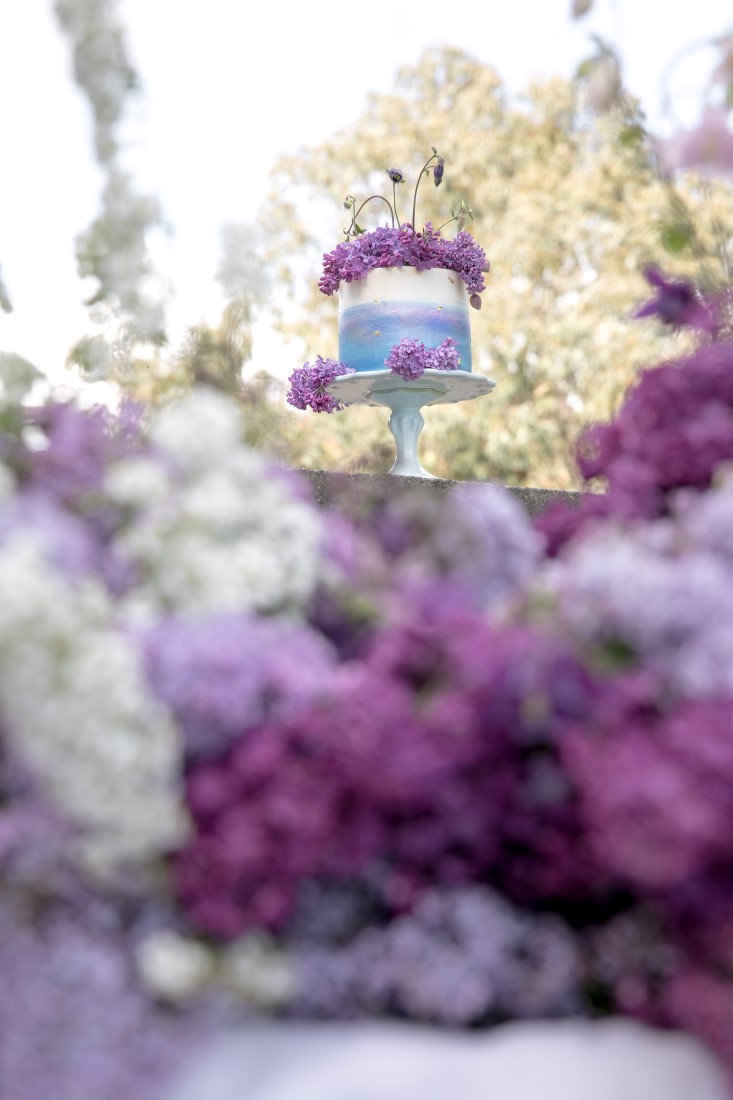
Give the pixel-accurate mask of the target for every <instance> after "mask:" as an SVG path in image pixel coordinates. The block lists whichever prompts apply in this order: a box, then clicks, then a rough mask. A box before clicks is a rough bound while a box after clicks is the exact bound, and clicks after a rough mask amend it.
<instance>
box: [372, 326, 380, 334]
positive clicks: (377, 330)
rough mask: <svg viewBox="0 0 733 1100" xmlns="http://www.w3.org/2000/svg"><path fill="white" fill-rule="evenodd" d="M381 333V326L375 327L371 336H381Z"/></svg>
mask: <svg viewBox="0 0 733 1100" xmlns="http://www.w3.org/2000/svg"><path fill="white" fill-rule="evenodd" d="M381 335H382V330H381V328H375V330H374V332H373V333H372V336H381Z"/></svg>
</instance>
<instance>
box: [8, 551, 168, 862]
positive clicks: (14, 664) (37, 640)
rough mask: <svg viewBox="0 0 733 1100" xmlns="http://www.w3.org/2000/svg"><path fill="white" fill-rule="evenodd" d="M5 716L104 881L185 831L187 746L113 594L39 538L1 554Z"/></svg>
mask: <svg viewBox="0 0 733 1100" xmlns="http://www.w3.org/2000/svg"><path fill="white" fill-rule="evenodd" d="M0 606H1V607H2V609H3V613H2V617H1V618H0V709H1V710H2V712H3V714H4V715H5V722H4V725H5V729H6V734H7V737H8V740H9V743H10V745H11V746H12V748H13V749H14V751H15V752H16V753H17V756H18V758H19V759H20V760H21V761H22V762H24V763H25V764H26V766H28V767H29V768H30V769H31V771H32V772H33V774H34V775H35V776H36V777H37V780H38V782H39V784H40V786H41V788H42V789H43V790H44V792H45V793H46V794H47V796H48V797H49V798H50V800H51V801H52V802H53V803H54V804H55V805H56V806H57V807H58V808H59V809H60V810H62V811H63V813H64V815H65V816H66V817H68V819H69V820H70V822H71V823H72V824H73V825H75V826H76V827H77V829H78V831H79V840H78V843H79V850H80V854H81V855H82V856H83V858H84V859H85V861H86V862H88V863H90V864H91V865H93V866H94V867H95V868H96V869H97V870H99V871H101V872H104V871H108V870H110V869H112V868H113V867H114V866H115V865H117V864H119V863H120V862H123V861H126V860H130V859H134V860H140V859H146V858H148V857H151V856H158V855H159V854H160V853H161V852H163V851H166V850H167V849H169V848H170V847H171V846H172V845H173V844H174V843H175V842H176V841H178V840H180V838H181V836H182V835H183V833H184V832H185V815H184V813H183V810H182V807H181V803H180V794H179V790H178V773H179V770H180V740H179V737H178V735H177V732H176V730H175V729H174V727H173V724H172V721H171V719H170V718H169V716H168V714H167V713H166V712H165V711H164V710H163V708H162V706H161V705H160V704H159V703H157V702H156V701H155V700H154V699H153V698H152V696H151V695H150V693H149V692H148V689H147V687H146V684H145V678H144V673H143V669H142V664H141V660H140V657H139V655H138V653H137V651H136V649H135V648H134V646H133V644H132V643H131V641H130V640H129V639H128V638H127V637H126V636H125V635H124V634H123V633H121V632H120V631H119V630H118V629H117V628H116V625H115V620H114V613H113V609H112V607H111V605H110V603H109V599H108V596H107V594H106V592H105V591H104V590H103V588H102V587H101V585H98V584H97V583H95V582H93V581H84V582H79V583H76V584H74V583H70V582H69V580H68V578H67V577H65V576H64V575H63V574H61V573H59V572H57V571H56V569H55V568H54V567H53V565H52V564H51V563H50V562H49V560H48V558H47V557H46V555H45V554H44V552H43V550H42V548H41V545H40V544H39V541H38V539H37V538H35V537H33V536H32V535H30V534H26V535H21V534H17V533H16V534H15V535H13V536H12V537H11V538H9V539H8V541H7V542H6V543H5V544H4V545H3V547H2V549H0Z"/></svg>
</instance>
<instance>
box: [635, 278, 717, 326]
mask: <svg viewBox="0 0 733 1100" xmlns="http://www.w3.org/2000/svg"><path fill="white" fill-rule="evenodd" d="M644 278H645V279H646V281H647V282H648V283H650V284H651V285H652V286H653V287H656V288H657V293H656V294H655V296H654V297H653V298H651V299H650V300H649V301H648V302H645V303H644V305H642V306H640V307H639V309H637V311H636V312H635V313H634V314H633V316H634V317H637V318H639V317H658V318H659V319H660V321H662V322H663V323H664V324H665V325H673V326H674V327H675V328H680V327H683V326H684V327H686V328H696V329H701V330H702V331H703V332H711V333H712V332H715V331H716V330H717V328H718V324H717V321H716V318H715V313H714V311H713V309H712V308H711V306H710V305H709V304H708V303H706V302H704V301H702V300H701V299H700V297H699V295H698V293H697V291H696V289H695V287H694V285H693V284H692V283H691V282H689V281H688V280H687V279H671V278H669V277H668V276H666V275H665V274H664V273H663V272H661V271H660V270H659V268H658V267H655V266H654V265H653V264H652V265H650V266H649V267H647V268H646V269H645V271H644Z"/></svg>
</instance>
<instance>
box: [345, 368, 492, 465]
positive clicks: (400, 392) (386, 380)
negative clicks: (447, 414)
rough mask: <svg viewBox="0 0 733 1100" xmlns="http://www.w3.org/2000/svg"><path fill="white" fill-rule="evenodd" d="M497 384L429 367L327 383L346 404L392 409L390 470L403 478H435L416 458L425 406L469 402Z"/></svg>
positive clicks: (481, 377)
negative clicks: (410, 374) (413, 373)
mask: <svg viewBox="0 0 733 1100" xmlns="http://www.w3.org/2000/svg"><path fill="white" fill-rule="evenodd" d="M495 385H496V382H495V381H494V380H493V378H487V377H486V375H484V374H470V373H469V372H468V371H462V370H455V371H445V370H434V369H428V370H426V371H425V372H424V373H423V374H421V375H420V377H419V378H414V379H411V380H410V381H406V380H405V379H404V378H401V377H400V375H399V374H393V373H392V371H389V370H369V371H359V372H358V373H357V374H343V375H341V377H340V378H335V379H334V380H333V382H331V383H330V384H329V385H328V386H326V392H327V393H329V394H330V395H331V396H332V397H335V398H336V399H337V401H341V402H342V403H343V404H344V405H384V406H386V408H388V409H391V410H392V415H391V416H390V418H389V430H390V431H391V433H392V435H393V437H394V441H395V446H396V448H397V457H396V458H395V462H394V466H393V467H392V469H391V470H390V471H389V472H390V473H391V474H397V475H398V476H401V477H429V478H435V474H431V473H428V471H427V470H424V469H423V468H422V466H421V465H420V463H419V462H418V458H417V444H418V439H419V438H420V432H421V431H422V429H423V425H424V424H425V421H424V420H423V417H422V415H421V413H420V409H421V408H422V407H423V406H424V405H447V404H451V403H453V402H455V401H469V400H471V399H472V398H474V397H481V396H482V395H483V394H485V393H491V391H492V390H493V388H494V386H495Z"/></svg>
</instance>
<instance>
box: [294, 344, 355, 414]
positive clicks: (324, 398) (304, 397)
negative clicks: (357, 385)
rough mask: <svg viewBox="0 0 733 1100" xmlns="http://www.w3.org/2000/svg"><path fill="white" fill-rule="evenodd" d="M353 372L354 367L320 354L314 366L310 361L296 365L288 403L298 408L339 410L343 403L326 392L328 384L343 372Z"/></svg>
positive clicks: (329, 411) (327, 410) (321, 410)
mask: <svg viewBox="0 0 733 1100" xmlns="http://www.w3.org/2000/svg"><path fill="white" fill-rule="evenodd" d="M353 373H354V371H353V368H352V367H347V366H345V365H344V364H343V363H341V362H338V361H337V360H335V359H322V358H321V356H320V355H318V356H316V361H315V363H314V364H313V366H312V367H311V365H310V364H309V363H304V364H303V366H302V367H296V369H295V370H294V371H293V373H292V374H291V375H290V378H289V379H288V382H289V383H290V389H289V390H288V393H287V401H288V404H290V405H292V406H293V407H294V408H296V409H303V410H305V409H312V410H313V412H326V413H332V412H339V411H340V410H341V409H342V408H343V404H342V403H341V402H340V401H338V400H337V399H336V398H335V397H331V395H330V394H329V393H327V392H326V386H327V385H328V384H329V382H333V380H334V379H335V378H340V377H341V375H343V374H353Z"/></svg>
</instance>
